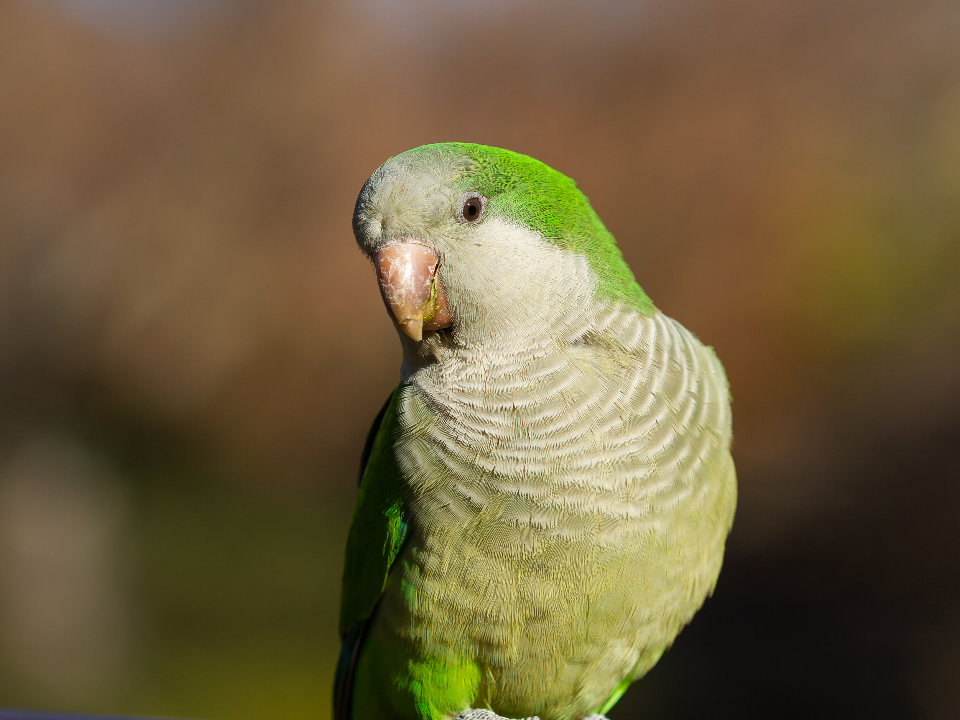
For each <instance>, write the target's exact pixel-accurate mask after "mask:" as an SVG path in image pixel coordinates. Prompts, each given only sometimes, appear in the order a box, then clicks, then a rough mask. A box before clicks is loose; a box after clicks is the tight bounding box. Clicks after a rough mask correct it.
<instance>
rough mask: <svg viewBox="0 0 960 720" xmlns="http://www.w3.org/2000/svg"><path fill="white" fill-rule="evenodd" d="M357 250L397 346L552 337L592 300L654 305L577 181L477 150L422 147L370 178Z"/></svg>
mask: <svg viewBox="0 0 960 720" xmlns="http://www.w3.org/2000/svg"><path fill="white" fill-rule="evenodd" d="M353 231H354V235H355V236H356V240H357V243H358V245H359V246H360V249H361V250H362V251H363V252H364V254H366V255H367V257H369V258H370V259H371V260H372V262H373V264H374V266H375V268H376V273H377V280H378V282H379V285H380V292H381V295H382V297H383V300H384V304H385V305H386V307H387V310H388V311H389V313H390V315H391V317H392V318H393V320H394V323H395V324H396V326H397V328H398V330H399V331H400V332H401V333H402V334H401V340H403V341H404V342H405V343H407V342H413V343H421V342H427V341H428V340H429V339H430V338H431V337H433V336H435V335H437V334H441V335H442V334H444V333H446V334H447V335H448V336H449V337H450V338H452V340H453V341H456V342H461V343H465V344H477V343H485V342H486V343H490V342H498V341H501V342H502V341H506V342H517V341H518V340H520V339H522V338H530V337H545V336H556V335H557V334H562V331H563V328H564V327H565V326H568V325H570V324H571V321H573V320H575V318H577V317H578V316H580V315H582V313H583V312H584V311H585V308H587V307H588V306H590V305H591V304H592V303H594V302H596V301H599V302H606V303H619V304H622V305H625V306H627V307H630V308H633V309H634V310H637V311H639V312H642V313H645V314H650V313H652V312H654V307H653V304H652V303H651V302H650V300H649V298H647V296H646V295H645V294H644V293H643V291H642V290H641V289H640V287H639V286H638V285H637V283H636V282H635V281H634V279H633V275H632V273H631V272H630V270H629V268H628V267H627V265H626V263H625V262H624V261H623V258H622V257H621V255H620V251H619V250H618V249H617V246H616V243H615V242H614V239H613V236H612V235H611V234H610V233H609V232H608V231H607V230H606V228H604V226H603V224H602V223H601V222H600V219H599V218H598V217H597V215H596V213H594V211H593V209H592V208H591V207H590V204H589V202H588V201H587V198H586V197H585V196H584V195H583V193H581V192H580V191H579V190H578V189H577V187H576V185H575V183H574V182H573V180H571V179H570V178H568V177H566V176H565V175H563V174H561V173H559V172H557V171H556V170H553V169H552V168H550V167H548V166H547V165H545V164H543V163H541V162H540V161H538V160H535V159H533V158H531V157H528V156H526V155H521V154H519V153H515V152H511V151H509V150H501V149H499V148H493V147H488V146H485V145H474V144H468V143H440V144H436V145H425V146H423V147H419V148H415V149H413V150H409V151H407V152H405V153H402V154H400V155H397V156H396V157H393V158H391V159H390V160H388V161H387V162H385V163H384V164H383V165H381V166H380V167H379V168H378V169H377V171H376V172H374V173H373V175H372V176H370V178H369V179H368V180H367V182H366V183H365V184H364V186H363V189H362V190H361V191H360V195H359V197H358V198H357V204H356V207H355V210H354V214H353Z"/></svg>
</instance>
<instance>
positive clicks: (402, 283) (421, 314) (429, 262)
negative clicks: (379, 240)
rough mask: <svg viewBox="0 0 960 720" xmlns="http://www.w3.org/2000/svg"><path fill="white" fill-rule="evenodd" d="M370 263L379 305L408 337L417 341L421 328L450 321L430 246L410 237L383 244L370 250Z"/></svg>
mask: <svg viewBox="0 0 960 720" xmlns="http://www.w3.org/2000/svg"><path fill="white" fill-rule="evenodd" d="M373 264H374V265H375V266H376V268H377V281H378V282H379V283H380V295H381V296H382V297H383V304H384V305H386V306H387V310H388V311H389V312H390V314H391V315H392V316H393V318H394V320H395V321H396V323H397V325H398V326H399V327H400V329H401V330H403V332H404V333H405V334H406V335H407V336H408V337H410V338H412V339H413V340H417V341H420V340H422V339H423V331H424V330H440V329H441V328H445V327H450V325H452V324H453V319H452V318H451V317H450V313H449V311H448V310H447V298H446V296H445V295H444V293H443V286H442V285H441V284H440V280H439V278H438V277H437V270H438V269H439V268H440V258H439V256H438V255H437V253H436V252H434V250H433V249H431V248H428V247H427V246H426V245H423V244H421V243H418V242H415V241H410V240H406V241H403V242H399V243H394V244H392V245H385V246H384V247H382V248H380V249H379V250H377V252H376V253H374V255H373Z"/></svg>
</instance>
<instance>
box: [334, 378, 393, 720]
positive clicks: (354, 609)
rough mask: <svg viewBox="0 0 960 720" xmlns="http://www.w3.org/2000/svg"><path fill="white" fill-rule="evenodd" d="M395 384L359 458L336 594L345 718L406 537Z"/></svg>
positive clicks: (338, 685) (339, 694) (338, 683)
mask: <svg viewBox="0 0 960 720" xmlns="http://www.w3.org/2000/svg"><path fill="white" fill-rule="evenodd" d="M402 387H403V386H402V385H401V386H398V387H397V389H396V390H394V391H393V394H392V395H391V396H390V398H389V399H388V400H387V402H386V404H385V405H384V406H383V408H382V409H381V410H380V412H379V413H378V415H377V417H376V419H375V420H374V421H373V427H371V428H370V433H369V435H368V436H367V441H366V443H365V445H364V448H363V454H362V455H361V458H360V487H359V489H358V491H357V501H356V504H355V505H354V507H353V519H352V520H351V523H350V533H349V535H348V536H347V551H346V558H345V560H344V565H343V587H342V589H341V593H340V623H339V627H340V639H341V640H342V643H343V644H342V646H341V649H340V661H339V662H338V664H337V674H336V679H335V682H334V694H333V696H334V718H336V720H348V719H349V717H350V695H351V691H352V687H353V670H354V668H355V667H356V663H357V656H358V655H359V652H360V645H361V643H362V642H363V636H364V634H365V631H366V624H367V621H368V620H369V619H370V616H371V615H372V614H373V609H374V608H375V607H376V605H377V602H378V601H379V600H380V595H381V594H382V593H383V586H384V584H385V583H386V581H387V574H388V573H389V572H390V567H391V565H392V564H393V561H394V560H395V559H396V557H397V553H398V552H399V551H400V547H401V546H402V545H403V541H404V539H405V538H406V535H407V520H408V517H407V511H406V506H405V503H404V498H403V492H402V484H401V482H400V469H399V467H398V466H397V458H396V454H395V452H394V447H393V445H394V440H395V438H396V435H397V432H398V424H397V405H398V402H399V399H400V393H401V390H402Z"/></svg>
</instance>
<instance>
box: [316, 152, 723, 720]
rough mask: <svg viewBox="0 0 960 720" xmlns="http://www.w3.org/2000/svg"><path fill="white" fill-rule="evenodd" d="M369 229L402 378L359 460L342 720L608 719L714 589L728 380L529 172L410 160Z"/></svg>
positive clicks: (549, 182)
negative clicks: (464, 717) (463, 717)
mask: <svg viewBox="0 0 960 720" xmlns="http://www.w3.org/2000/svg"><path fill="white" fill-rule="evenodd" d="M353 231H354V234H355V236H356V240H357V243H358V244H359V246H360V249H361V250H362V251H363V253H364V254H365V255H366V256H367V257H368V258H369V259H370V260H371V261H372V262H373V265H374V266H375V268H376V276H377V280H378V282H379V286H380V292H381V295H382V297H383V301H384V304H385V305H386V307H387V310H388V312H389V313H390V315H391V317H392V318H393V321H394V324H395V325H396V327H397V330H398V335H399V337H400V343H401V345H402V348H403V361H402V364H401V367H400V384H399V386H398V387H397V388H396V390H395V391H394V392H393V394H392V395H391V396H390V398H389V399H388V400H387V402H386V404H385V405H384V407H383V409H382V410H381V411H380V413H379V415H378V416H377V418H376V420H375V421H374V424H373V428H372V429H371V431H370V435H369V437H368V439H367V443H366V447H365V448H364V451H363V456H362V466H361V476H360V486H359V492H358V495H357V500H356V506H355V509H354V512H353V520H352V525H351V528H350V533H349V536H348V540H347V549H346V561H345V567H344V573H343V590H342V594H341V606H340V634H341V637H342V640H343V646H342V651H341V656H340V662H339V664H338V668H337V674H336V681H335V699H334V705H335V710H334V712H335V717H336V720H388V719H391V718H398V719H402V720H447V719H449V718H453V717H454V716H457V715H458V714H460V713H464V712H467V711H470V712H469V713H468V716H469V717H495V715H494V713H496V714H497V715H500V716H503V717H510V718H519V717H526V716H534V715H535V716H539V717H540V718H543V720H579V719H580V718H584V717H585V716H588V715H590V714H593V713H605V712H607V710H608V709H609V708H610V707H612V706H613V704H614V703H615V702H616V701H617V699H618V698H619V697H620V695H621V694H622V693H623V692H624V690H625V689H626V688H627V686H628V685H629V684H630V683H631V682H633V681H634V680H636V679H637V678H639V677H640V676H642V675H643V674H644V673H646V672H647V671H648V670H649V669H650V668H651V667H652V666H653V665H654V663H656V662H657V659H658V658H659V657H660V655H661V654H662V653H663V652H664V650H665V649H666V648H667V647H668V646H669V645H670V644H671V642H672V641H673V639H674V637H675V636H676V635H677V633H678V632H679V631H680V629H681V628H682V627H683V626H684V625H685V624H686V623H687V622H689V621H690V619H691V618H692V617H693V614H694V613H695V612H696V611H697V609H698V608H699V607H700V605H701V603H702V602H703V600H704V598H706V596H707V595H708V594H709V593H710V592H711V591H712V589H713V587H714V584H715V582H716V580H717V575H718V573H719V572H720V564H721V561H722V558H723V548H724V541H725V539H726V536H727V533H728V532H729V530H730V525H731V522H732V519H733V512H734V506H735V505H736V475H735V471H734V465H733V461H732V459H731V456H730V441H731V429H730V399H729V392H728V389H727V381H726V378H725V376H724V372H723V368H722V366H721V365H720V362H719V361H718V360H717V358H716V356H715V355H714V353H713V351H712V350H711V349H710V348H709V347H706V346H704V345H702V344H701V343H700V342H699V341H698V340H697V339H696V338H695V337H694V336H693V335H692V334H691V333H690V332H689V331H687V330H685V329H684V328H683V327H682V326H681V325H680V324H678V323H677V322H675V321H673V320H671V319H670V318H668V317H666V316H665V315H663V314H662V313H661V312H660V311H659V310H657V308H656V307H654V305H653V303H652V302H651V301H650V299H649V298H648V297H647V295H646V294H644V292H643V290H641V289H640V286H639V285H637V283H636V282H635V280H634V278H633V275H632V274H631V272H630V270H629V269H628V267H627V265H626V264H625V263H624V261H623V258H622V257H621V255H620V252H619V250H618V249H617V246H616V244H615V242H614V239H613V236H612V235H611V234H610V233H609V232H608V231H607V230H606V229H605V228H604V226H603V224H602V223H601V222H600V219H599V218H598V217H597V215H596V214H595V213H594V212H593V210H592V209H591V207H590V204H589V203H588V201H587V198H586V197H585V196H584V195H583V194H582V193H581V192H580V191H579V190H578V189H577V187H576V185H575V184H574V182H573V181H572V180H571V179H570V178H568V177H566V176H564V175H562V174H560V173H559V172H557V171H555V170H553V169H551V168H549V167H548V166H546V165H544V164H543V163H541V162H539V161H537V160H534V159H533V158H530V157H527V156H525V155H521V154H518V153H515V152H510V151H507V150H501V149H497V148H493V147H487V146H484V145H473V144H466V143H442V144H437V145H426V146H424V147H420V148H416V149H414V150H410V151H408V152H405V153H402V154H401V155H398V156H396V157H394V158H392V159H390V160H388V161H387V162H385V163H384V164H383V165H381V166H380V168H379V169H377V171H376V172H375V173H374V174H373V175H372V176H371V177H370V179H369V180H367V182H366V184H365V185H364V186H363V189H362V190H361V192H360V196H359V198H358V199H357V204H356V208H355V210H354V215H353ZM489 711H492V712H489Z"/></svg>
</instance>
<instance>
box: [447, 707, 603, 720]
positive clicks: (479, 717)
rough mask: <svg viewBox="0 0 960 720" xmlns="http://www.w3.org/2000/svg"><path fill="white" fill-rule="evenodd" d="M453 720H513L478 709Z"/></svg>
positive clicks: (591, 718)
mask: <svg viewBox="0 0 960 720" xmlns="http://www.w3.org/2000/svg"><path fill="white" fill-rule="evenodd" d="M453 720H511V719H510V718H505V717H502V716H500V715H497V714H496V713H495V712H494V711H493V710H483V709H480V708H477V709H474V710H466V711H464V712H462V713H460V714H459V715H457V716H456V717H455V718H454V719H453ZM521 720H540V718H539V717H537V716H536V715H534V716H533V717H528V718H522V719H521ZM582 720H607V716H606V715H601V714H600V713H592V714H590V715H587V716H586V717H585V718H583V719H582Z"/></svg>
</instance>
